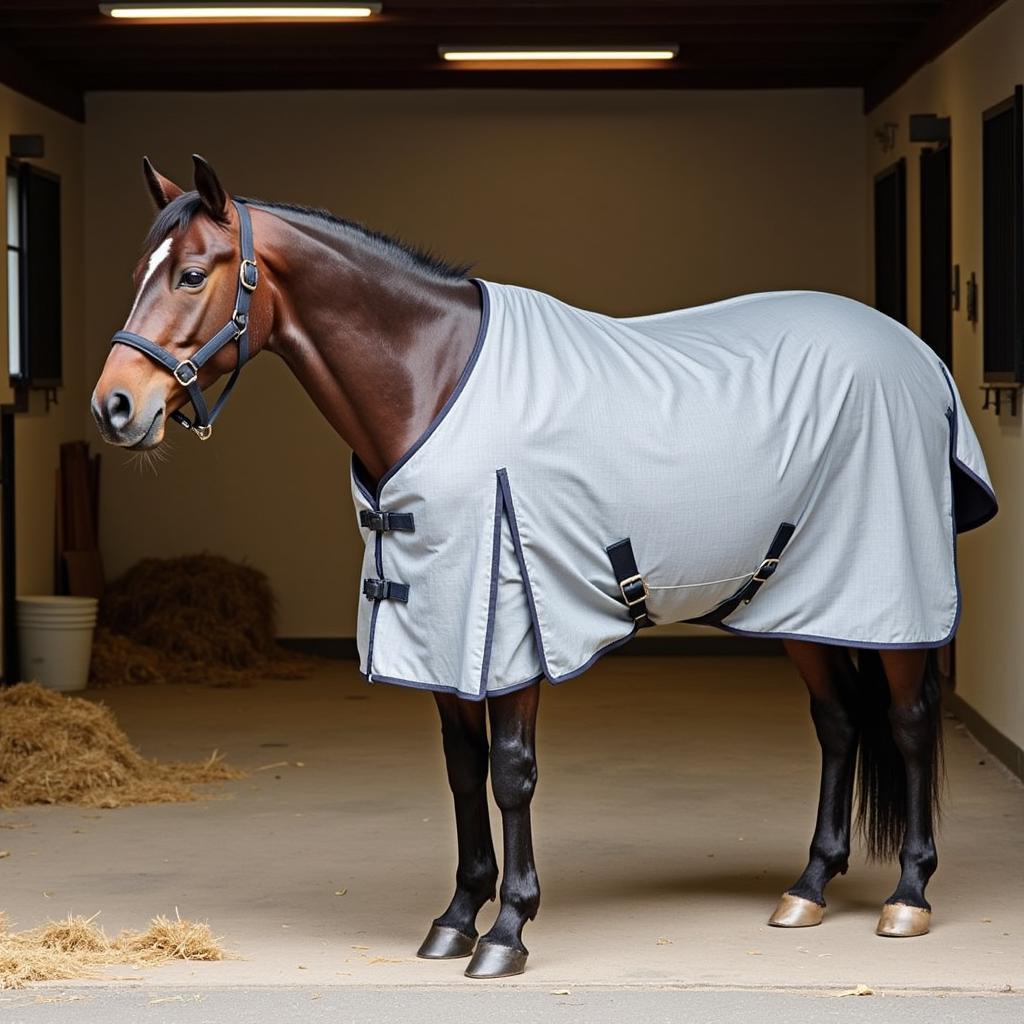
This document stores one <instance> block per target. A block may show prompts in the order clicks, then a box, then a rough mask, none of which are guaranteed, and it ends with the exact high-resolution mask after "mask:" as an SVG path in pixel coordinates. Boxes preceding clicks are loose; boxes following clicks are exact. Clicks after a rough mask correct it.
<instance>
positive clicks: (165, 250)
mask: <svg viewBox="0 0 1024 1024" xmlns="http://www.w3.org/2000/svg"><path fill="white" fill-rule="evenodd" d="M172 241H173V239H172V238H170V237H168V238H165V239H164V240H163V241H162V242H161V243H160V244H159V245H158V246H157V247H156V248H155V249H154V250H153V255H152V256H150V257H149V265H148V266H147V267H146V274H145V276H144V277H143V279H142V284H140V285H139V290H138V291H137V292H136V293H135V301H134V302H133V303H132V308H131V312H130V313H129V314H128V319H127V320H125V322H124V326H125V327H127V326H128V324H129V323H130V322H131V318H132V317H133V316H134V315H135V307H136V306H137V305H138V304H139V299H141V298H142V293H143V292H144V291H145V290H146V285H147V284H149V279H150V278H151V277H152V276H153V271H155V270H156V268H157V267H159V266H160V264H161V263H163V261H164V260H165V259H167V257H168V256H170V254H171V243H172Z"/></svg>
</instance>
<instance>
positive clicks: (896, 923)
mask: <svg viewBox="0 0 1024 1024" xmlns="http://www.w3.org/2000/svg"><path fill="white" fill-rule="evenodd" d="M880 654H881V663H882V666H883V667H884V670H885V679H886V681H887V682H888V696H889V702H888V707H887V709H886V714H885V724H886V725H887V726H888V731H889V736H890V739H889V742H890V743H891V745H892V748H894V749H895V751H896V756H895V757H892V758H891V761H892V762H893V768H892V770H890V771H888V772H884V771H883V772H879V773H878V778H877V780H876V785H875V789H874V792H873V794H869V795H873V797H874V800H875V805H876V806H875V811H876V813H875V815H874V818H873V819H871V824H872V825H873V826H874V827H873V829H872V830H871V831H869V832H868V838H869V852H871V853H872V854H874V855H876V856H892V855H894V854H895V853H897V851H898V853H899V862H900V879H899V883H898V884H897V886H896V889H895V891H894V892H893V894H892V895H891V896H890V897H889V898H888V899H887V900H886V901H885V905H884V906H883V908H882V914H881V917H880V918H879V922H878V927H877V929H876V932H877V934H879V935H881V936H884V937H886V938H909V937H912V936H915V935H924V934H925V933H926V932H927V931H928V929H929V926H930V922H931V906H930V904H929V903H928V900H927V899H925V895H924V891H925V887H926V886H927V885H928V881H929V879H930V878H931V877H932V875H933V874H934V873H935V868H936V866H937V865H938V856H937V853H936V848H935V838H934V828H935V819H936V817H937V814H938V809H939V791H940V789H941V782H942V715H941V709H940V704H941V692H940V689H939V682H938V679H937V677H936V675H935V673H934V671H932V667H931V664H930V662H929V660H928V652H926V651H921V650H906V651H900V650H892V651H882V652H880Z"/></svg>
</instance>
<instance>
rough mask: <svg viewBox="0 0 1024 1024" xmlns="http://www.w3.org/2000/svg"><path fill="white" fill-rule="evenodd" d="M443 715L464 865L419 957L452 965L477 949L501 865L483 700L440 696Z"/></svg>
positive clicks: (450, 783)
mask: <svg viewBox="0 0 1024 1024" xmlns="http://www.w3.org/2000/svg"><path fill="white" fill-rule="evenodd" d="M434 696H435V699H436V701H437V710H438V712H439V713H440V716H441V738H442V742H443V745H444V756H445V764H446V766H447V769H448V784H449V786H450V787H451V791H452V797H453V798H454V800H455V831H456V835H457V837H458V850H459V865H458V868H457V869H456V872H455V895H454V896H453V897H452V901H451V903H450V904H449V905H448V909H447V910H446V911H445V912H444V913H443V914H442V915H441V916H440V917H439V918H437V919H436V920H435V921H434V923H433V924H432V925H431V928H430V931H429V932H428V933H427V937H426V938H425V939H424V940H423V944H422V945H421V946H420V948H419V950H418V952H417V954H416V955H417V956H421V957H423V958H424V959H427V960H451V959H453V958H455V957H463V956H469V955H470V954H471V953H472V952H473V947H474V946H475V945H476V939H477V930H476V915H477V914H478V913H479V911H480V908H481V907H482V906H483V905H484V904H485V903H486V902H487V901H488V900H493V899H494V887H495V885H496V884H497V881H498V862H497V860H496V858H495V856H494V843H493V842H492V840H491V823H490V818H489V817H488V813H487V756H488V750H487V717H486V709H485V708H484V703H483V701H468V700H463V699H462V698H459V697H456V696H453V695H451V694H435V695H434Z"/></svg>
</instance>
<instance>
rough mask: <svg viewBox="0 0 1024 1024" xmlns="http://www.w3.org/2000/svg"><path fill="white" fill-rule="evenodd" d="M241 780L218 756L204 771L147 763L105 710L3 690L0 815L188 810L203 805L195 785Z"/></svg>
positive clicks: (34, 690) (38, 690)
mask: <svg viewBox="0 0 1024 1024" xmlns="http://www.w3.org/2000/svg"><path fill="white" fill-rule="evenodd" d="M241 776H242V773H240V772H238V771H236V770H235V769H233V768H229V767H228V766H227V765H225V764H223V763H222V762H221V761H220V759H219V758H218V757H217V756H216V754H215V755H213V756H212V757H211V758H210V760H208V761H205V762H201V763H199V764H176V763H166V764H161V763H159V762H157V761H151V760H149V759H148V758H145V757H143V756H142V755H141V754H140V753H139V752H138V751H137V750H136V749H135V748H134V747H133V746H132V745H131V743H130V742H129V740H128V737H127V736H126V735H125V734H124V732H123V731H122V730H121V729H120V727H119V726H118V724H117V721H116V720H115V718H114V716H113V714H112V713H111V712H110V710H109V708H107V707H105V706H104V705H102V704H97V703H94V702H93V701H88V700H83V699H82V698H81V697H69V696H65V695H63V694H60V693H55V692H54V691H52V690H45V689H43V687H41V686H39V685H38V684H36V683H19V684H18V685H17V686H12V687H9V688H8V689H6V690H2V691H0V808H4V809H6V808H11V807H24V806H26V805H28V804H76V805H78V806H80V807H126V806H129V805H131V804H144V803H183V802H187V801H190V800H196V799H198V795H197V794H196V792H195V791H194V790H193V789H192V788H191V787H192V786H193V785H196V784H201V783H207V782H220V781H223V780H225V779H237V778H240V777H241Z"/></svg>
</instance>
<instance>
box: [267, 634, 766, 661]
mask: <svg viewBox="0 0 1024 1024" xmlns="http://www.w3.org/2000/svg"><path fill="white" fill-rule="evenodd" d="M277 642H278V643H279V644H280V645H281V646H282V647H286V648H287V649H288V650H289V651H297V652H298V653H299V654H312V655H314V656H315V657H317V658H333V659H335V660H337V661H350V660H353V661H354V660H355V659H356V658H358V657H359V655H358V652H357V651H356V642H355V639H354V638H353V637H350V636H286V637H280V638H279V639H278V641H277ZM783 653H784V652H783V649H782V641H781V640H770V639H765V640H761V639H757V638H752V637H743V636H728V635H723V636H650V637H638V638H637V639H636V640H634V641H633V642H632V643H629V644H625V645H624V646H622V647H618V648H616V649H615V650H614V651H611V652H610V654H609V656H617V655H624V654H626V655H632V656H634V657H636V656H637V655H641V656H645V655H648V656H649V655H654V656H656V657H659V658H664V657H675V656H678V655H686V656H688V657H693V656H695V655H696V656H700V655H716V656H718V657H722V656H736V655H754V654H756V655H765V654H783Z"/></svg>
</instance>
